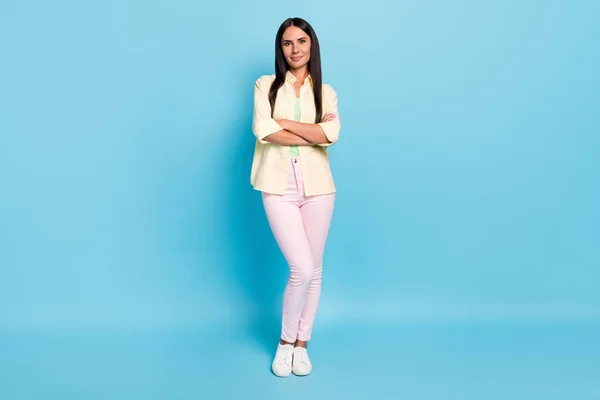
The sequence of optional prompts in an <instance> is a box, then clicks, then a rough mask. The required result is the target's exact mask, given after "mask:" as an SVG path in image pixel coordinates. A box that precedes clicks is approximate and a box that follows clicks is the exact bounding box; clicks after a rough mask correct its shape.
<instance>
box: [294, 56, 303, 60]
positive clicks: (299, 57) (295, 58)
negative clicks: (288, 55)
mask: <svg viewBox="0 0 600 400" xmlns="http://www.w3.org/2000/svg"><path fill="white" fill-rule="evenodd" d="M301 58H302V56H298V57H292V61H299V60H300V59H301Z"/></svg>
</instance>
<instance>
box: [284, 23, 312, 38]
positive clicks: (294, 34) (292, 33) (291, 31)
mask: <svg viewBox="0 0 600 400" xmlns="http://www.w3.org/2000/svg"><path fill="white" fill-rule="evenodd" d="M301 37H305V38H307V39H308V35H307V34H306V32H304V31H303V30H302V29H300V28H298V27H297V26H289V27H288V28H287V29H286V30H285V31H284V32H283V40H298V39H300V38H301Z"/></svg>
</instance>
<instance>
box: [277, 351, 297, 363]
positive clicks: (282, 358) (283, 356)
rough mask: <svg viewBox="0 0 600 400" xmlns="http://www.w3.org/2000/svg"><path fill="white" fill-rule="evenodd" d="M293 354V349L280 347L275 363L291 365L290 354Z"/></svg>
mask: <svg viewBox="0 0 600 400" xmlns="http://www.w3.org/2000/svg"><path fill="white" fill-rule="evenodd" d="M293 354H294V352H293V351H290V350H287V349H286V350H284V349H280V350H279V351H278V352H277V364H285V365H291V364H292V355H293Z"/></svg>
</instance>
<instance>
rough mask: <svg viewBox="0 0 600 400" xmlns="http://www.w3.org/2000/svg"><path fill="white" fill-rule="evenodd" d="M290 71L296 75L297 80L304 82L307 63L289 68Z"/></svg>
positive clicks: (306, 73)
mask: <svg viewBox="0 0 600 400" xmlns="http://www.w3.org/2000/svg"><path fill="white" fill-rule="evenodd" d="M290 72H291V73H292V74H293V75H294V76H295V77H296V80H297V81H299V82H304V80H305V79H306V77H307V76H308V65H305V66H304V67H302V68H297V69H293V68H290Z"/></svg>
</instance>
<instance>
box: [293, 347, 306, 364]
mask: <svg viewBox="0 0 600 400" xmlns="http://www.w3.org/2000/svg"><path fill="white" fill-rule="evenodd" d="M294 361H295V362H299V363H302V364H306V365H308V353H307V351H306V350H297V351H296V354H295V355H294Z"/></svg>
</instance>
